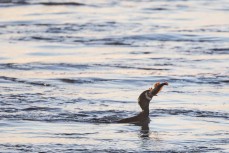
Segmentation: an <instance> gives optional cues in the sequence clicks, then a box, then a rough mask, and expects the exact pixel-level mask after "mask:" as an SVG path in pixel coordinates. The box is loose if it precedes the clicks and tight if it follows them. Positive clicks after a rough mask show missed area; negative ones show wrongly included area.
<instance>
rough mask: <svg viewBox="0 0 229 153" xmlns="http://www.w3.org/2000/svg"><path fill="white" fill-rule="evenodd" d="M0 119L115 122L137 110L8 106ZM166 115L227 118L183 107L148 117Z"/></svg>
mask: <svg viewBox="0 0 229 153" xmlns="http://www.w3.org/2000/svg"><path fill="white" fill-rule="evenodd" d="M0 112H1V113H0V119H13V120H32V121H44V122H88V123H116V122H117V121H118V120H120V119H122V118H126V117H131V116H134V115H136V114H138V112H134V111H118V110H104V111H96V110H95V111H80V112H77V113H76V112H69V111H64V112H63V110H61V109H60V108H49V107H27V108H23V109H18V108H13V107H8V108H0ZM166 116H189V117H194V118H202V119H203V118H219V119H224V120H228V119H229V114H228V113H226V112H217V111H204V110H184V109H154V110H152V111H151V112H150V117H151V118H153V117H166Z"/></svg>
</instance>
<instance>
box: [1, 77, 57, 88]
mask: <svg viewBox="0 0 229 153" xmlns="http://www.w3.org/2000/svg"><path fill="white" fill-rule="evenodd" d="M0 79H2V80H7V81H12V82H17V83H23V84H29V85H35V86H52V85H51V84H49V83H45V82H42V81H27V80H22V79H18V78H13V77H6V76H0Z"/></svg>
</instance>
